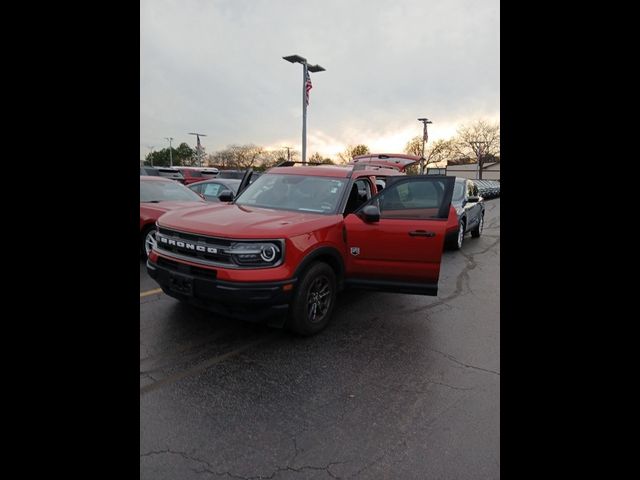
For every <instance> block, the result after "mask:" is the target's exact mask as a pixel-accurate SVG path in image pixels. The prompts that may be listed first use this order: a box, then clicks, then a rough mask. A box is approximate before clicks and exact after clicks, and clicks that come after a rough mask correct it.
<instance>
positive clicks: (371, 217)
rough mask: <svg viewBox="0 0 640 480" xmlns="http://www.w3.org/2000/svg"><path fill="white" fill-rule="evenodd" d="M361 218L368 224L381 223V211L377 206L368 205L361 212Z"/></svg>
mask: <svg viewBox="0 0 640 480" xmlns="http://www.w3.org/2000/svg"><path fill="white" fill-rule="evenodd" d="M360 218H362V219H363V220H364V221H365V222H367V223H375V222H379V221H380V209H379V208H378V207H376V206H375V205H367V206H366V207H364V208H363V209H362V211H361V212H360Z"/></svg>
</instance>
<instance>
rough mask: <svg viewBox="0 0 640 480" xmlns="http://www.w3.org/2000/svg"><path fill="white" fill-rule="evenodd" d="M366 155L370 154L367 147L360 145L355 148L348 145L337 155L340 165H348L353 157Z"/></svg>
mask: <svg viewBox="0 0 640 480" xmlns="http://www.w3.org/2000/svg"><path fill="white" fill-rule="evenodd" d="M367 153H371V152H370V151H369V147H367V146H366V145H362V144H360V145H356V146H355V147H354V146H352V145H349V146H348V147H347V148H346V149H345V151H344V152H342V153H339V154H338V158H339V159H340V162H341V163H349V162H350V161H351V160H353V158H354V157H357V156H358V155H366V154H367Z"/></svg>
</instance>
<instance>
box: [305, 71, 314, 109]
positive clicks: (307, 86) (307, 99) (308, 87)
mask: <svg viewBox="0 0 640 480" xmlns="http://www.w3.org/2000/svg"><path fill="white" fill-rule="evenodd" d="M312 87H313V85H311V77H310V76H309V72H308V71H307V81H306V82H305V84H304V91H305V97H304V98H305V100H306V102H307V105H309V91H310V90H311V88H312Z"/></svg>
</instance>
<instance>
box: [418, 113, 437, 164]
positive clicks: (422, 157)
mask: <svg viewBox="0 0 640 480" xmlns="http://www.w3.org/2000/svg"><path fill="white" fill-rule="evenodd" d="M418 121H419V122H422V125H424V128H423V131H422V155H421V159H422V161H424V144H425V143H427V140H428V139H429V135H428V134H427V124H428V123H433V122H432V121H431V120H429V119H428V118H419V119H418ZM424 167H425V165H422V167H421V168H420V174H424Z"/></svg>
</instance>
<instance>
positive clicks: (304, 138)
mask: <svg viewBox="0 0 640 480" xmlns="http://www.w3.org/2000/svg"><path fill="white" fill-rule="evenodd" d="M306 163H307V62H303V63H302V164H303V165H306Z"/></svg>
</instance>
